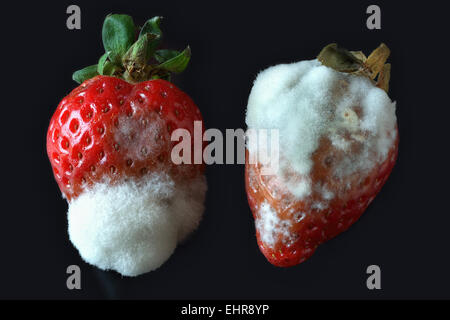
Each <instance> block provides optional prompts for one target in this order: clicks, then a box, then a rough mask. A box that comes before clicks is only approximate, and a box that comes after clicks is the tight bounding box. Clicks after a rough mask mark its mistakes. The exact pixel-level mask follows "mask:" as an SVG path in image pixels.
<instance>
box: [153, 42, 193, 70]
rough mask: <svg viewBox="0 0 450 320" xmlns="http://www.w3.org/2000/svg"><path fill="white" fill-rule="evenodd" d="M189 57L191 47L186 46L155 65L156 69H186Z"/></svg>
mask: <svg viewBox="0 0 450 320" xmlns="http://www.w3.org/2000/svg"><path fill="white" fill-rule="evenodd" d="M190 59H191V48H189V47H187V48H186V49H184V50H183V51H182V52H181V53H180V54H178V55H176V56H174V57H173V58H170V59H169V60H166V61H165V62H163V63H161V64H160V65H159V66H157V68H158V69H162V70H166V71H170V72H175V73H180V72H183V71H184V69H186V67H187V65H188V63H189V60H190Z"/></svg>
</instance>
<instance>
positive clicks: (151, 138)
mask: <svg viewBox="0 0 450 320" xmlns="http://www.w3.org/2000/svg"><path fill="white" fill-rule="evenodd" d="M160 20H161V18H160V17H155V18H152V19H150V20H148V21H147V22H146V23H145V24H144V26H143V27H142V28H141V30H140V33H139V36H138V38H137V39H136V41H135V34H136V27H135V26H134V23H133V20H132V19H131V17H129V16H126V15H109V16H107V17H106V19H105V22H104V25H103V32H102V34H103V44H104V46H105V51H106V53H105V54H104V55H103V56H102V57H101V58H100V59H99V62H98V64H97V65H93V66H89V67H87V68H85V69H82V70H80V71H77V72H75V73H74V75H73V78H74V80H75V81H77V82H79V83H81V85H80V86H78V87H77V88H75V89H74V90H73V91H72V92H71V93H70V94H69V95H67V96H66V97H65V98H63V99H62V100H61V102H60V103H59V106H58V107H57V109H56V111H55V113H54V115H53V117H52V119H51V121H50V125H49V128H48V133H47V153H48V157H49V159H50V163H51V166H52V169H53V173H54V177H55V179H56V182H57V183H58V186H59V188H60V190H61V192H62V194H63V196H64V197H65V198H66V199H67V201H68V203H69V210H68V220H69V236H70V239H71V241H72V243H73V244H74V245H75V247H77V249H78V250H79V252H80V254H81V256H82V258H83V259H84V260H86V261H87V262H89V263H91V264H93V265H96V266H98V267H99V268H101V269H105V270H107V269H114V270H116V271H118V272H120V273H121V274H123V275H129V276H134V275H138V274H141V273H144V272H147V271H150V270H153V269H155V268H157V267H159V266H160V265H161V264H162V263H163V262H164V261H165V260H166V259H167V258H168V257H169V256H170V254H171V253H172V251H173V250H174V249H175V246H176V244H177V243H178V242H179V241H182V240H183V239H184V238H185V237H186V236H187V235H188V234H189V233H190V232H192V231H193V230H194V229H195V228H196V226H197V225H198V222H199V220H200V218H201V214H202V212H203V200H204V193H205V191H206V184H205V180H204V173H203V172H204V165H203V164H196V165H194V164H185V163H183V164H179V165H176V164H174V163H173V162H172V160H171V151H172V147H173V146H174V144H175V143H176V142H175V141H171V134H172V132H173V131H174V130H176V129H185V130H187V131H188V132H189V133H190V134H191V136H193V135H194V122H195V121H199V122H200V123H201V124H202V123H203V120H202V116H201V114H200V111H199V109H198V108H197V106H196V105H195V103H194V102H193V101H192V99H191V98H190V97H189V96H188V95H187V94H186V93H184V92H183V91H181V90H180V89H178V88H177V87H176V86H175V85H173V84H172V83H171V82H169V80H170V73H171V72H176V73H179V72H181V71H183V70H184V69H185V68H186V66H187V63H188V61H189V59H190V49H189V47H187V48H186V49H185V50H184V51H182V52H178V51H173V50H165V49H163V50H157V47H158V45H159V43H160V41H161V36H162V32H161V30H160V28H159V25H160ZM202 128H203V125H202ZM202 130H203V129H202ZM192 154H194V152H192ZM191 163H193V162H191ZM192 188H194V189H193V190H192Z"/></svg>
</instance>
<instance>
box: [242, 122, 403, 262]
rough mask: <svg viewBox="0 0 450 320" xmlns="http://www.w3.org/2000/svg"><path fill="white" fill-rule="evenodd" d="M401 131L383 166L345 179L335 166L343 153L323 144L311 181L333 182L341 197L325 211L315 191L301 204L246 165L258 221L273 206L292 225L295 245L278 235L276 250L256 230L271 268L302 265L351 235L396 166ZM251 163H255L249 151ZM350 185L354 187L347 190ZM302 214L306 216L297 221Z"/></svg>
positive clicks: (274, 180) (273, 179)
mask: <svg viewBox="0 0 450 320" xmlns="http://www.w3.org/2000/svg"><path fill="white" fill-rule="evenodd" d="M396 131H397V132H396V133H397V138H396V140H395V143H394V144H393V146H392V148H391V149H390V151H389V153H388V155H387V157H386V160H385V161H384V162H383V163H381V164H379V165H378V166H375V167H374V168H373V169H372V170H371V171H370V172H364V173H363V172H359V173H358V172H357V173H355V174H353V175H351V176H347V177H345V178H344V179H342V180H341V179H338V178H337V177H333V174H332V172H333V171H334V164H335V163H336V162H337V161H339V159H338V158H339V151H338V150H337V149H336V148H334V147H332V145H331V143H329V141H326V140H323V141H321V143H320V145H319V148H318V149H317V150H316V152H315V153H314V154H313V155H312V160H313V163H314V165H313V169H312V172H311V179H312V181H313V182H321V181H327V184H328V186H329V188H330V191H331V192H333V193H334V194H335V195H337V196H336V197H335V198H333V199H332V200H331V201H330V204H329V206H328V207H327V208H325V209H318V208H314V209H313V206H312V203H313V202H314V201H315V200H316V199H320V196H319V195H317V194H314V192H313V194H312V196H311V197H308V199H307V200H305V201H298V200H297V199H296V198H295V196H294V195H292V194H291V193H290V192H289V191H288V190H287V188H286V186H285V185H284V184H283V182H282V181H281V180H280V177H278V176H277V175H261V174H260V169H261V167H260V165H259V164H256V165H255V164H249V163H248V161H246V165H245V180H246V191H247V198H248V202H249V205H250V208H251V210H252V213H253V217H254V219H255V220H256V219H259V218H260V216H259V208H260V206H261V204H262V203H264V202H267V203H268V204H269V205H270V206H271V207H272V209H273V210H275V211H276V214H277V216H278V217H279V218H280V219H288V220H289V221H291V227H290V230H289V233H290V235H289V236H290V239H294V241H289V243H288V244H287V243H286V238H285V237H283V235H278V237H277V239H276V241H275V245H273V246H272V247H269V246H267V245H266V244H265V243H264V242H263V241H262V240H261V235H260V233H259V231H258V229H257V230H256V237H257V242H258V246H259V248H260V250H261V252H262V253H263V254H264V256H265V257H266V258H267V260H268V261H269V262H270V263H272V264H273V265H275V266H279V267H290V266H294V265H296V264H299V263H301V262H303V261H305V260H306V259H308V258H309V257H311V255H312V254H313V253H314V251H315V250H316V248H317V247H318V245H320V244H322V243H323V242H325V241H328V240H330V239H331V238H333V237H335V236H337V235H338V234H340V233H341V232H343V231H345V230H347V229H348V228H349V227H350V226H351V225H352V224H353V223H355V222H356V221H357V220H358V219H359V217H360V216H361V214H362V213H363V212H364V211H365V210H366V208H367V207H368V205H369V204H370V202H371V201H372V200H373V198H374V197H375V196H376V195H377V193H378V192H379V191H380V190H381V188H382V186H383V184H384V183H385V182H386V180H387V178H388V176H389V174H390V173H391V171H392V168H393V167H394V164H395V161H396V158H397V152H398V130H397V129H396ZM330 154H333V157H330ZM341 156H345V155H344V154H341ZM336 157H337V158H336ZM246 159H249V157H248V152H247V157H246ZM293 174H294V173H293ZM300 179H301V177H300ZM346 185H350V186H351V187H350V188H345V187H344V186H346ZM300 212H301V213H302V216H301V217H299V216H297V215H298V213H300Z"/></svg>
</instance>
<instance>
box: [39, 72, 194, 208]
mask: <svg viewBox="0 0 450 320" xmlns="http://www.w3.org/2000/svg"><path fill="white" fill-rule="evenodd" d="M194 121H202V117H201V115H200V111H199V110H198V108H197V106H196V105H195V104H194V102H193V101H192V99H191V98H189V96H188V95H187V94H185V93H184V92H182V91H181V90H180V89H178V88H177V87H175V86H174V85H173V84H171V83H170V82H168V81H165V80H149V81H144V82H140V83H137V84H135V85H133V84H130V83H128V82H126V81H124V80H121V79H119V78H115V77H110V76H96V77H94V78H92V79H89V80H86V81H85V82H83V84H81V85H80V86H79V87H78V88H76V89H75V90H73V91H72V92H71V93H70V94H69V95H68V96H67V97H65V98H64V99H63V100H62V101H61V102H60V104H59V106H58V108H57V110H56V112H55V113H54V115H53V117H52V120H51V121H50V126H49V129H48V134H47V152H48V156H49V158H50V162H51V164H52V167H53V171H54V174H55V179H56V181H57V182H58V185H59V187H60V189H61V191H62V193H63V194H64V195H65V196H66V197H67V199H68V200H71V199H72V198H73V197H77V196H78V195H79V194H80V193H82V192H83V190H84V189H85V188H87V187H89V186H91V185H92V184H93V183H96V182H100V181H103V180H104V179H105V177H108V178H110V179H111V181H112V182H114V181H117V180H120V179H122V178H123V177H142V176H143V175H145V174H147V173H149V172H152V171H154V170H162V168H164V170H167V171H168V172H170V173H171V174H172V175H173V176H174V177H175V178H176V179H187V178H191V177H193V176H195V175H196V174H198V173H199V172H201V171H202V166H200V165H184V164H182V165H175V164H173V162H172V161H171V158H170V152H171V150H172V146H173V145H174V144H175V143H176V142H171V141H170V134H171V133H172V131H173V130H175V129H177V128H184V129H187V130H189V132H190V133H191V136H193V124H194Z"/></svg>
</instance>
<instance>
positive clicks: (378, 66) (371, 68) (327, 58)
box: [317, 43, 391, 92]
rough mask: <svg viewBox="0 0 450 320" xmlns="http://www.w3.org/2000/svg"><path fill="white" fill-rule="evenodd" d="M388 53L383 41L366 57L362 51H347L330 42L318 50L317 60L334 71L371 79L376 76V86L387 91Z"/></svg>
mask: <svg viewBox="0 0 450 320" xmlns="http://www.w3.org/2000/svg"><path fill="white" fill-rule="evenodd" d="M389 55H390V50H389V48H388V47H387V46H386V45H385V44H384V43H382V44H380V45H379V46H378V48H376V49H375V50H374V51H372V53H371V54H370V55H369V57H368V58H367V57H366V56H365V54H364V53H363V52H362V51H349V50H347V49H344V48H341V47H338V45H337V44H336V43H332V44H329V45H327V46H326V47H325V48H323V49H322V51H320V53H319V55H318V56H317V60H319V61H320V62H321V63H322V64H323V65H325V66H327V67H330V68H333V69H334V70H336V71H339V72H345V73H351V74H356V75H361V76H365V77H367V78H369V79H371V80H373V81H374V80H375V78H376V77H377V76H378V79H377V81H376V85H377V87H379V88H381V89H383V90H385V91H386V92H388V90H389V79H390V71H391V65H390V64H386V61H387V58H388V57H389Z"/></svg>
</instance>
